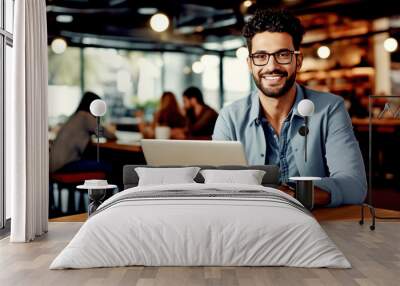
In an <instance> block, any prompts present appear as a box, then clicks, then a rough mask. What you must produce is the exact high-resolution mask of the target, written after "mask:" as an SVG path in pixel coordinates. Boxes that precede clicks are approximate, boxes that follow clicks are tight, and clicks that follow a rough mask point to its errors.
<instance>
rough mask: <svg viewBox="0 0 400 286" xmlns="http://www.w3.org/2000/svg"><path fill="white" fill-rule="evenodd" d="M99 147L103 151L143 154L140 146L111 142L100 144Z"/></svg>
mask: <svg viewBox="0 0 400 286" xmlns="http://www.w3.org/2000/svg"><path fill="white" fill-rule="evenodd" d="M93 145H95V146H96V144H95V143H93ZM99 147H100V148H101V149H108V150H115V151H121V152H133V153H142V146H140V144H126V143H118V141H109V142H106V143H100V144H99Z"/></svg>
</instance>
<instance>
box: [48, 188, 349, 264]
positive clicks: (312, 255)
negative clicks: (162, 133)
mask: <svg viewBox="0 0 400 286" xmlns="http://www.w3.org/2000/svg"><path fill="white" fill-rule="evenodd" d="M175 190H176V192H174V191H175ZM157 193H158V194H160V196H161V197H157ZM166 193H172V194H174V193H175V195H173V196H164V195H165V194H166ZM193 193H197V194H200V195H199V196H191V195H190V194H193ZM138 194H139V195H138ZM147 194H149V197H146V196H147ZM150 194H151V195H150ZM163 194H164V195H163ZM180 194H181V195H180ZM216 194H217V195H216ZM218 194H226V195H218ZM123 198H124V199H123ZM299 204H300V203H298V202H297V201H296V200H295V199H293V198H292V197H290V196H288V195H286V194H285V193H283V192H280V191H278V190H276V189H273V188H268V187H263V186H255V185H240V184H198V183H192V184H173V185H157V186H141V187H140V186H139V187H134V188H130V189H127V190H125V191H123V192H121V193H118V194H117V195H114V196H113V197H111V198H110V199H109V200H107V201H106V202H104V203H103V204H102V205H101V206H100V207H99V209H98V212H97V213H96V214H95V215H93V216H92V217H90V218H89V219H88V220H87V221H86V222H85V224H84V225H83V226H82V227H81V229H80V230H79V232H78V233H77V234H76V236H75V237H74V238H73V239H72V241H71V242H70V243H69V244H68V246H67V247H66V248H65V249H64V250H63V251H62V252H61V253H60V254H59V255H58V256H57V257H56V259H55V260H54V261H53V262H52V264H51V266H50V269H63V268H91V267H114V266H128V265H145V266H195V265H197V266H200V265H202V266H211V265H214V266H293V267H331V268H350V267H351V266H350V263H349V262H348V261H347V259H346V258H345V257H344V255H343V254H342V252H341V251H340V250H338V248H337V247H336V245H335V244H334V243H333V242H332V241H331V240H330V238H329V237H328V236H327V234H326V233H325V231H324V230H323V229H322V228H321V226H320V225H319V224H318V222H317V221H316V220H315V219H314V217H313V216H312V215H311V214H309V213H308V212H307V211H306V210H305V209H303V208H301V206H299Z"/></svg>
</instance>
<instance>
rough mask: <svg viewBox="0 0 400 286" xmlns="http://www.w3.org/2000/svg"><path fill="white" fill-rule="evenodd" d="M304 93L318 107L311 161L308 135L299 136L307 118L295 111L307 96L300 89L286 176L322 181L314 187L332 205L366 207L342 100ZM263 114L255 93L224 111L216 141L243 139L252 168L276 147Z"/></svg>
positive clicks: (358, 154) (361, 167)
mask: <svg viewBox="0 0 400 286" xmlns="http://www.w3.org/2000/svg"><path fill="white" fill-rule="evenodd" d="M304 90H305V91H306V92H307V98H308V99H310V100H311V101H312V102H313V103H314V106H315V111H314V114H313V116H312V117H311V118H310V119H309V130H310V131H309V134H308V137H307V141H308V144H307V149H308V150H307V151H308V158H307V162H305V160H304V145H305V144H304V137H303V136H301V135H300V134H299V132H298V130H299V128H300V127H301V126H302V125H303V124H304V119H303V117H301V116H300V114H299V113H298V111H297V104H298V102H299V99H300V100H301V99H302V98H304V94H303V89H302V88H301V87H300V86H299V85H296V101H295V103H294V105H293V108H292V115H291V118H290V124H289V127H288V130H287V140H285V141H286V142H287V143H288V149H287V152H286V161H287V164H288V169H289V174H288V176H292V174H295V173H296V172H295V171H294V170H297V171H298V174H297V175H300V176H317V177H321V178H322V179H321V180H320V181H316V182H315V185H316V186H317V187H319V188H321V189H323V190H326V191H328V192H330V194H331V203H330V206H338V205H341V204H360V203H362V202H363V201H364V199H365V195H366V192H367V180H366V175H365V166H364V163H363V159H362V156H361V152H360V148H359V145H358V142H357V140H356V138H355V136H354V132H353V127H352V124H351V119H350V117H349V115H348V113H347V111H346V109H345V107H344V101H343V98H341V97H339V96H336V95H333V94H331V93H326V92H318V91H314V90H310V89H304ZM259 114H260V100H259V98H258V93H257V92H254V93H252V94H250V95H249V96H247V97H245V98H242V99H239V100H237V101H236V102H234V103H232V104H230V105H228V106H226V107H224V108H223V109H222V110H221V111H220V113H219V116H218V119H217V122H216V124H215V128H214V134H213V140H234V141H240V142H242V144H243V146H244V150H245V153H246V157H247V162H248V164H249V165H264V164H265V160H266V156H268V154H269V152H270V151H269V150H268V149H267V148H271V149H272V148H273V147H270V146H269V145H267V143H266V137H265V134H264V129H263V127H262V124H261V121H260V120H259ZM289 148H290V149H289ZM270 153H273V151H271V152H270ZM291 154H292V155H293V156H292V158H290V156H291ZM268 159H269V158H268ZM292 172H293V173H292ZM283 176H285V177H286V175H283Z"/></svg>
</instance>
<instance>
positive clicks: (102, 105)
mask: <svg viewBox="0 0 400 286" xmlns="http://www.w3.org/2000/svg"><path fill="white" fill-rule="evenodd" d="M106 112H107V104H106V102H105V101H104V100H101V99H95V100H93V101H92V103H91V104H90V113H91V114H93V115H94V116H95V117H96V122H97V126H96V129H97V132H96V135H97V162H100V154H99V153H100V150H99V143H100V142H99V138H100V117H102V116H103V115H104V114H106Z"/></svg>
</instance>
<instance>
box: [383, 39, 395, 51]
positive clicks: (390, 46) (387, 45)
mask: <svg viewBox="0 0 400 286" xmlns="http://www.w3.org/2000/svg"><path fill="white" fill-rule="evenodd" d="M397 46H398V43H397V40H396V39H395V38H387V39H386V40H385V41H384V42H383V47H384V49H385V50H386V51H387V52H389V53H392V52H394V51H395V50H397Z"/></svg>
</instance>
